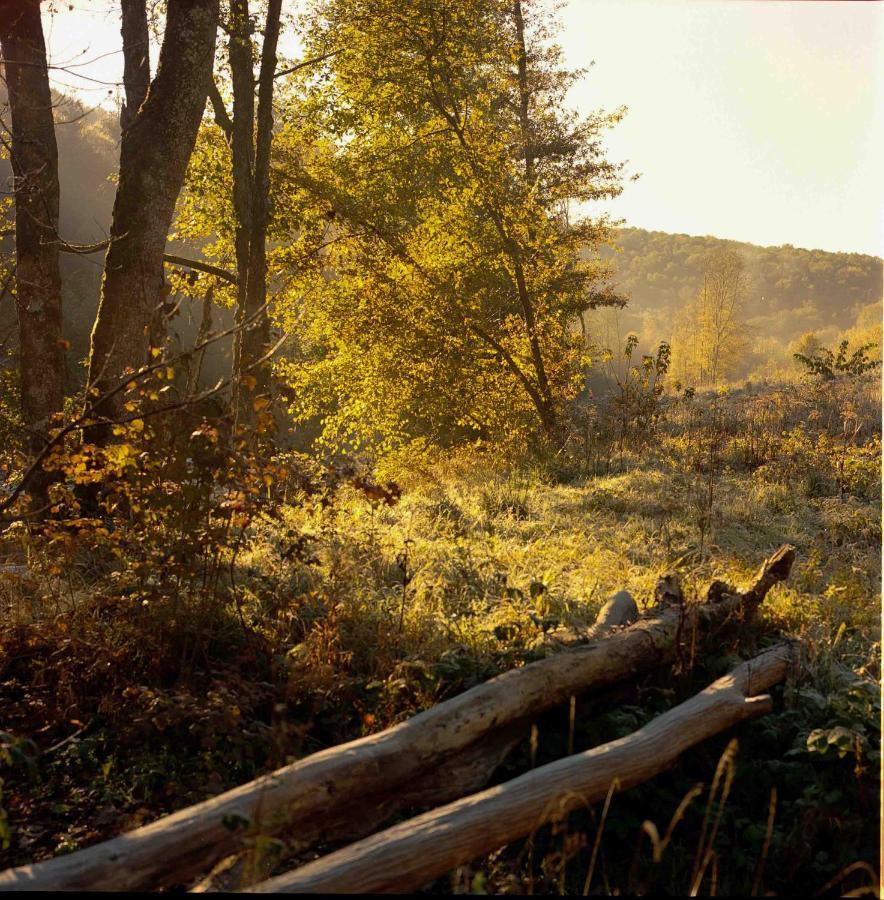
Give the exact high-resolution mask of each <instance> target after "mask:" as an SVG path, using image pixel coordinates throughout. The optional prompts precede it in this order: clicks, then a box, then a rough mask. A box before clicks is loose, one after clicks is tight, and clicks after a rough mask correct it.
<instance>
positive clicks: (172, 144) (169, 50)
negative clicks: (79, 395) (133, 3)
mask: <svg viewBox="0 0 884 900" xmlns="http://www.w3.org/2000/svg"><path fill="white" fill-rule="evenodd" d="M217 27H218V0H169V3H168V8H167V14H166V31H165V37H164V39H163V46H162V50H161V51H160V60H159V66H158V68H157V74H156V77H155V78H154V80H153V82H152V84H151V86H150V90H149V92H148V95H147V98H146V99H145V101H144V102H143V104H142V105H141V107H140V109H139V110H138V112H137V114H136V115H135V117H134V119H133V120H132V121H131V123H130V124H129V127H128V128H127V129H126V130H125V131H124V132H123V136H122V146H121V150H120V178H119V185H118V187H117V196H116V200H115V202H114V211H113V221H112V224H111V242H110V246H109V248H108V252H107V257H106V259H105V268H104V280H103V284H102V291H101V302H100V305H99V308H98V315H97V317H96V321H95V328H94V330H93V332H92V346H91V349H90V354H89V380H88V384H89V388H90V390H91V391H92V396H100V395H101V394H103V393H104V392H105V391H107V390H108V389H109V388H111V387H113V386H115V385H116V384H119V383H120V381H121V380H122V379H123V378H124V377H125V374H126V372H127V370H129V369H134V368H138V367H140V366H142V365H144V363H145V362H146V361H147V359H148V350H149V346H150V331H151V323H152V321H153V319H154V317H155V315H156V314H157V311H158V307H159V304H160V303H161V301H162V294H163V292H162V287H163V253H164V251H165V247H166V238H167V235H168V232H169V227H170V226H171V224H172V217H173V215H174V212H175V202H176V200H177V199H178V194H179V192H180V191H181V187H182V184H183V182H184V176H185V173H186V170H187V164H188V162H189V160H190V156H191V154H192V152H193V148H194V144H195V143H196V135H197V131H198V129H199V124H200V120H201V118H202V115H203V110H204V108H205V105H206V96H207V94H208V90H209V82H210V80H211V77H212V66H213V62H214V51H215V34H216V31H217ZM87 402H88V401H87ZM124 402H125V397H124V396H123V394H122V393H120V394H117V395H116V396H115V397H113V398H112V399H111V400H107V401H105V402H103V403H101V404H100V405H99V407H98V408H97V409H96V415H98V416H103V417H108V418H113V417H114V416H115V415H118V414H119V412H120V410H121V409H122V405H123V403H124ZM108 436H109V429H108V428H107V427H106V426H105V425H103V424H99V425H98V426H97V427H94V428H92V429H90V432H89V434H88V437H89V439H90V440H93V441H97V442H99V443H104V442H106V441H107V438H108Z"/></svg>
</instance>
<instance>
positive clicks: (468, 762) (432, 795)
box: [191, 591, 638, 893]
mask: <svg viewBox="0 0 884 900" xmlns="http://www.w3.org/2000/svg"><path fill="white" fill-rule="evenodd" d="M637 618H638V607H637V606H636V605H635V601H634V600H633V599H632V597H631V595H630V594H629V593H628V592H627V591H618V592H617V593H616V594H615V595H614V596H613V597H612V598H611V599H610V600H609V601H608V602H607V603H606V604H605V605H604V606H603V607H602V609H601V610H600V611H599V614H598V615H597V616H596V620H595V623H594V625H593V626H592V629H591V633H592V635H593V639H595V640H598V639H599V638H601V637H603V636H604V635H605V634H607V633H608V632H610V631H612V630H613V629H614V628H617V627H621V626H624V625H628V624H631V623H632V622H634V621H635V620H636V619H637ZM530 725H531V721H530V720H529V719H522V720H519V721H516V722H513V723H512V724H511V725H507V726H505V727H503V728H498V729H495V730H493V731H490V732H488V734H486V735H484V736H483V737H482V738H480V739H479V740H476V741H474V742H473V743H472V744H470V745H469V746H468V747H466V748H465V749H463V750H460V751H458V752H457V753H454V754H453V755H451V756H450V757H448V758H447V759H445V760H444V761H443V762H442V763H441V765H439V766H438V767H436V768H434V769H431V770H430V771H428V772H426V773H424V774H422V775H419V776H417V777H416V778H414V779H412V780H411V781H409V782H407V783H406V784H403V785H402V786H401V787H400V788H398V789H397V790H395V791H389V790H384V791H382V792H380V793H379V794H375V795H372V796H364V795H357V796H355V797H354V798H353V801H352V805H351V807H349V808H346V809H342V810H340V811H339V812H338V813H336V814H335V815H334V816H331V817H330V816H323V817H322V819H321V821H317V822H315V824H314V827H313V828H312V829H311V827H310V824H309V823H306V824H301V826H300V827H299V828H298V831H297V833H296V834H294V835H290V834H288V833H286V832H283V833H282V834H281V835H280V836H281V837H283V838H285V840H286V845H287V848H288V851H289V852H288V854H287V856H288V857H292V856H296V855H297V854H298V853H299V852H300V851H302V850H304V849H308V848H309V847H311V846H313V845H314V844H316V843H318V842H319V841H320V840H321V841H322V842H323V843H326V844H328V843H338V842H352V841H357V840H360V839H361V838H364V837H366V836H367V835H370V834H373V833H374V832H375V831H377V829H378V828H380V827H381V826H382V825H383V824H384V823H386V822H389V821H390V820H391V819H392V818H393V817H394V816H395V815H398V814H399V813H402V812H406V811H409V810H422V809H431V808H432V807H434V806H441V805H442V804H444V803H449V802H451V801H452V800H457V799H459V798H460V797H464V796H466V795H467V794H471V793H473V792H474V791H478V790H480V789H481V788H483V787H485V785H486V784H487V783H488V780H489V779H490V778H491V776H492V775H493V774H494V772H495V770H496V769H497V768H498V766H500V765H501V764H502V763H503V761H504V760H505V759H506V757H507V756H508V755H509V754H510V752H511V751H512V750H513V748H514V747H515V746H516V745H517V744H518V743H519V742H520V741H522V740H523V739H524V738H525V736H526V735H527V734H528V731H529V729H530ZM279 862H280V860H279V859H277V858H273V857H272V856H271V855H269V854H268V855H262V854H261V853H260V852H259V851H258V850H256V849H250V850H247V851H244V852H243V853H241V854H233V855H231V856H229V857H227V858H226V859H225V860H223V861H222V863H220V864H219V865H218V866H216V868H215V869H214V870H213V871H212V872H211V873H209V875H208V876H207V877H206V878H204V879H202V880H201V881H200V882H199V883H198V884H197V885H196V886H195V887H194V888H192V889H191V890H192V892H194V893H207V892H210V891H235V890H242V889H243V888H244V887H246V886H247V885H250V884H255V883H256V882H258V881H260V880H261V879H262V878H267V877H269V876H270V872H271V870H272V869H273V868H275V867H276V866H277V865H278V864H279Z"/></svg>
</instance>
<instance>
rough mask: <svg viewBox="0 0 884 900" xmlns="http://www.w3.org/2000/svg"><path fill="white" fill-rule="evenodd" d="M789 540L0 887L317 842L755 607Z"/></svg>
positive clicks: (50, 885)
mask: <svg viewBox="0 0 884 900" xmlns="http://www.w3.org/2000/svg"><path fill="white" fill-rule="evenodd" d="M793 559H794V549H793V548H791V547H783V548H780V550H779V551H777V554H775V556H774V557H772V558H771V560H770V561H769V564H765V566H764V567H763V568H762V571H761V573H760V577H759V580H758V581H757V582H756V583H755V584H753V585H752V586H751V587H750V589H749V590H748V591H747V592H746V593H745V594H741V595H734V596H731V597H725V598H723V599H722V600H721V601H720V602H718V603H716V604H709V603H702V604H693V605H688V606H686V607H671V608H664V609H662V610H659V611H656V612H654V613H652V614H651V615H649V616H648V617H647V618H643V619H640V620H639V621H638V622H636V623H635V624H633V625H631V626H629V627H628V628H625V629H623V630H622V631H618V632H616V633H615V634H613V635H612V636H610V637H608V638H605V639H604V640H601V641H598V642H596V643H592V644H588V645H586V646H581V647H576V648H574V649H571V650H567V651H564V652H561V653H558V654H556V655H554V656H550V657H547V658H545V659H541V660H538V661H537V662H534V663H531V664H529V665H527V666H524V667H523V668H520V669H513V670H511V671H508V672H504V673H503V674H502V675H498V676H497V677H496V678H492V679H491V680H489V681H486V682H484V683H483V684H480V685H477V686H476V687H474V688H471V689H470V690H468V691H465V692H464V693H462V694H459V695H457V696H456V697H452V698H451V699H450V700H447V701H445V702H444V703H440V704H438V705H436V706H434V707H432V708H430V709H428V710H426V711H425V712H422V713H420V714H419V715H417V716H414V717H413V718H411V719H408V720H407V721H405V722H402V723H400V724H398V725H395V726H393V727H392V728H388V729H386V730H385V731H382V732H380V733H378V734H373V735H369V736H367V737H364V738H360V739H358V740H355V741H350V742H349V743H346V744H342V745H340V746H336V747H331V748H329V749H328V750H323V751H321V752H319V753H314V754H312V755H311V756H308V757H306V758H305V759H302V760H299V761H298V762H295V763H292V764H291V765H288V766H285V767H284V768H282V769H279V770H277V771H276V772H273V773H271V774H269V775H264V776H262V777H260V778H258V779H256V780H255V781H251V782H249V783H248V784H244V785H241V786H240V787H237V788H234V789H233V790H230V791H227V792H226V793H223V794H221V795H219V796H217V797H213V798H211V799H209V800H206V801H204V802H202V803H198V804H196V805H195V806H191V807H188V808H186V809H182V810H180V811H179V812H176V813H173V814H172V815H169V816H166V817H164V818H162V819H158V820H157V821H155V822H152V823H150V824H149V825H145V826H143V827H141V828H137V829H135V830H134V831H131V832H129V833H127V834H123V835H120V836H119V837H116V838H113V839H112V840H110V841H106V842H104V843H101V844H96V845H95V846H93V847H87V848H85V849H83V850H79V851H77V852H75V853H71V854H68V855H65V856H61V857H57V858H55V859H51V860H47V861H46V862H41V863H37V864H33V865H26V866H20V867H18V868H15V869H8V870H7V871H6V872H3V873H0V890H137V889H139V888H140V889H144V888H149V887H157V886H160V885H163V884H170V883H173V884H175V883H178V884H180V883H181V882H182V881H186V880H187V879H189V878H192V877H196V876H198V875H200V874H201V873H204V872H206V871H208V870H209V869H211V867H212V866H213V865H214V863H215V862H216V861H217V860H219V859H222V858H223V857H226V856H229V855H230V854H231V853H236V852H238V851H239V850H241V849H242V847H243V846H244V842H243V837H244V835H243V831H242V829H240V830H234V829H232V828H231V827H229V826H230V823H231V822H236V821H240V822H241V821H243V820H245V821H247V822H249V823H250V824H251V826H252V833H255V832H258V833H260V834H261V835H264V836H272V835H275V834H279V833H280V832H281V831H283V830H285V831H286V832H288V833H291V832H292V831H293V830H299V831H302V832H303V833H304V834H305V835H307V836H309V839H310V840H311V841H312V840H319V839H321V830H322V823H323V822H325V821H330V822H331V821H334V820H335V819H336V817H339V816H340V814H342V813H346V812H347V811H348V810H349V809H351V808H352V805H353V801H354V799H356V798H357V797H363V798H364V797H374V796H381V795H383V794H384V793H385V792H395V791H398V790H399V789H400V788H401V787H402V786H403V785H405V784H407V783H409V782H410V781H413V780H414V779H415V778H417V777H419V776H420V775H421V774H423V773H427V772H430V771H431V770H433V769H435V768H437V767H438V766H439V765H440V764H442V763H443V762H444V761H446V760H450V758H451V757H452V756H453V755H455V754H457V753H459V752H461V751H464V750H466V749H467V748H468V747H470V745H471V744H473V743H474V742H475V741H477V740H481V739H483V738H484V736H485V735H487V734H488V733H489V732H493V731H495V730H498V729H501V728H503V727H505V726H509V725H511V724H512V723H514V722H517V721H518V720H520V719H525V718H529V719H530V718H531V717H534V716H536V715H538V714H540V713H542V712H545V711H546V710H549V709H552V708H554V707H555V706H557V705H559V704H560V703H564V702H566V701H567V700H568V699H569V698H570V696H571V695H572V694H579V693H582V692H585V691H587V690H590V689H596V688H604V687H608V686H610V685H612V684H616V683H619V682H621V681H624V680H626V679H629V678H631V677H633V676H635V675H637V674H639V673H641V672H646V671H650V670H652V669H654V668H656V667H658V666H661V665H664V664H666V663H671V662H672V661H673V660H675V659H676V658H677V656H678V653H679V642H678V636H679V635H681V634H690V633H691V632H692V631H699V632H705V631H710V630H714V629H718V628H721V627H723V626H724V625H725V624H726V623H728V622H729V621H732V620H734V619H738V620H743V619H745V618H747V617H749V616H751V615H752V614H753V613H754V611H755V608H756V607H757V606H758V604H759V603H760V602H761V601H762V600H763V599H764V595H765V594H766V593H767V592H768V591H769V590H770V588H771V587H772V586H773V584H774V583H775V582H776V581H778V580H782V579H784V578H786V577H787V575H788V572H789V568H790V566H791V562H792V560H793Z"/></svg>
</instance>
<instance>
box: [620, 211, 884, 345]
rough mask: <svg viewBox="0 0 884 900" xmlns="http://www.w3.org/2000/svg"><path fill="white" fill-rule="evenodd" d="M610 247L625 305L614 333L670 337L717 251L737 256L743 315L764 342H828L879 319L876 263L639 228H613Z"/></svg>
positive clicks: (856, 256)
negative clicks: (811, 336)
mask: <svg viewBox="0 0 884 900" xmlns="http://www.w3.org/2000/svg"><path fill="white" fill-rule="evenodd" d="M617 242H618V244H619V247H620V250H619V252H617V253H615V252H614V251H608V254H607V255H608V256H613V257H614V261H615V266H616V273H615V276H614V279H615V281H616V283H617V286H618V288H619V289H620V290H621V291H622V292H623V293H625V294H626V295H627V296H629V298H630V301H629V307H628V309H627V310H626V311H625V312H624V313H623V314H621V319H622V321H621V327H622V328H623V329H625V330H627V331H628V330H634V331H636V332H637V333H638V334H639V335H640V336H641V337H642V338H643V339H644V340H659V339H663V338H666V337H667V336H668V335H669V334H670V332H671V329H672V323H673V314H674V313H677V312H678V311H679V310H680V309H681V308H682V307H683V306H684V304H685V303H686V302H687V301H688V300H690V299H691V298H692V297H693V296H695V295H696V293H697V292H698V291H699V290H701V289H702V286H703V272H704V265H705V260H706V259H707V257H708V256H709V254H710V253H711V252H713V251H715V250H720V249H729V250H733V251H736V252H737V253H739V254H740V255H741V256H742V257H743V260H744V262H745V264H746V272H747V276H748V279H747V290H746V292H745V296H744V302H743V308H742V315H743V318H744V320H745V321H746V322H747V324H748V325H749V326H750V327H751V328H752V330H753V331H754V332H756V333H758V334H760V335H763V336H764V337H767V338H772V339H774V340H776V341H777V342H780V343H786V342H789V341H791V340H794V339H795V338H796V337H798V336H800V335H801V334H803V333H804V332H807V331H815V332H822V333H823V334H827V333H828V334H829V335H832V334H833V333H834V332H840V331H843V330H846V329H849V328H851V327H852V326H854V325H855V324H857V321H858V320H868V319H871V318H876V317H877V316H878V313H877V310H876V308H877V305H878V304H880V302H881V290H882V260H881V258H880V257H876V256H868V255H865V254H861V253H828V252H826V251H824V250H805V249H801V248H798V247H792V246H791V245H789V244H785V245H784V246H782V247H759V246H756V245H755V244H747V243H742V242H739V241H729V240H723V239H721V238H715V237H709V236H706V237H693V236H690V235H686V234H668V233H666V232H662V231H645V230H644V229H641V228H623V229H620V230H619V232H618V235H617ZM870 306H871V307H872V309H869V307H870Z"/></svg>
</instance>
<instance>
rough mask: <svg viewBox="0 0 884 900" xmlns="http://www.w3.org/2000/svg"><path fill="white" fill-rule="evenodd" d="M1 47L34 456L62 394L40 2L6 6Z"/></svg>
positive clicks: (25, 398) (24, 393)
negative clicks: (5, 86) (10, 130)
mask: <svg viewBox="0 0 884 900" xmlns="http://www.w3.org/2000/svg"><path fill="white" fill-rule="evenodd" d="M0 47H2V51H3V63H4V70H5V77H6V85H7V89H8V95H9V106H10V111H11V116H12V144H11V163H12V171H13V177H14V179H15V250H16V270H15V274H16V306H17V310H18V324H19V337H20V340H19V343H20V363H19V365H20V373H21V407H22V416H23V419H24V424H25V426H26V427H27V428H29V429H30V430H31V438H30V440H29V449H30V451H31V452H32V453H36V452H39V450H40V449H41V447H42V446H43V445H44V443H45V441H46V436H47V434H48V431H49V426H50V421H51V419H52V417H53V415H54V414H55V413H58V412H60V411H61V409H62V403H63V399H64V344H63V341H62V333H61V276H60V274H59V267H58V248H59V239H58V203H59V188H58V148H57V146H56V143H55V124H54V122H53V119H52V95H51V92H50V89H49V71H48V68H47V63H46V45H45V43H44V40H43V26H42V23H41V21H40V3H39V0H16V2H10V3H6V4H4V7H3V10H2V16H0ZM48 480H49V478H48V476H47V475H46V474H40V475H38V476H37V477H35V478H34V480H33V481H32V482H31V495H32V498H33V505H35V506H37V507H42V506H44V505H45V499H46V489H47V487H48Z"/></svg>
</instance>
